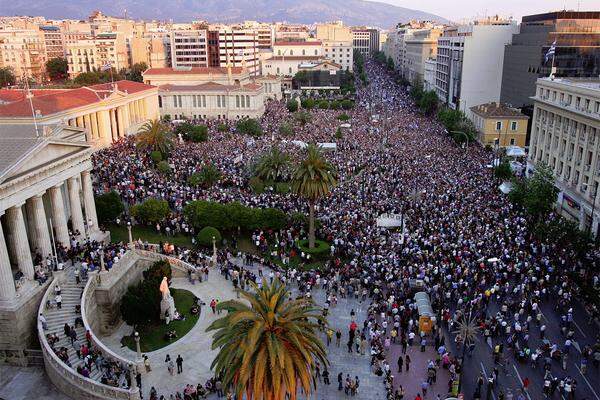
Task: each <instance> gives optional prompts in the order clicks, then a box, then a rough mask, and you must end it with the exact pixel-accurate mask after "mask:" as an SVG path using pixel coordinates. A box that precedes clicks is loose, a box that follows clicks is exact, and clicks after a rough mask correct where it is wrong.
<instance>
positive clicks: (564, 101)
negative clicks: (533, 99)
mask: <svg viewBox="0 0 600 400" xmlns="http://www.w3.org/2000/svg"><path fill="white" fill-rule="evenodd" d="M538 96H539V97H540V98H541V99H542V100H551V101H554V102H555V101H557V100H558V102H559V103H560V105H562V106H566V107H568V106H574V107H575V108H576V109H578V110H580V111H588V112H595V113H600V101H592V99H590V98H586V97H583V96H573V95H572V94H569V93H565V92H559V91H556V90H550V89H544V88H543V87H540V88H538Z"/></svg>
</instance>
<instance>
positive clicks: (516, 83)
mask: <svg viewBox="0 0 600 400" xmlns="http://www.w3.org/2000/svg"><path fill="white" fill-rule="evenodd" d="M554 41H556V53H555V56H554V65H555V67H556V73H555V76H557V77H573V78H583V77H598V76H600V12H598V11H596V12H577V11H558V12H552V13H547V14H537V15H528V16H525V17H523V19H522V22H521V26H520V30H519V33H517V34H515V35H513V38H512V43H511V44H508V45H506V47H505V49H504V66H503V73H502V92H501V95H500V100H501V101H502V102H505V103H508V104H511V105H513V106H514V107H520V108H521V107H528V108H530V107H532V105H533V99H532V97H533V96H534V95H535V86H536V81H537V79H538V78H539V77H544V76H549V75H550V68H551V67H552V61H553V60H552V59H551V58H546V57H545V55H546V53H547V52H548V49H549V47H550V46H551V45H552V43H553V42H554Z"/></svg>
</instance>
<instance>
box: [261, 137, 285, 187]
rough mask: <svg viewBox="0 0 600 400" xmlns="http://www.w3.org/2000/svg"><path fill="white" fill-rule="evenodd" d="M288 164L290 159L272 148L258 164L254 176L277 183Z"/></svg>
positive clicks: (276, 148) (275, 147) (277, 149)
mask: <svg viewBox="0 0 600 400" xmlns="http://www.w3.org/2000/svg"><path fill="white" fill-rule="evenodd" d="M289 164H290V158H289V156H288V155H287V154H285V153H284V152H282V151H281V150H280V149H279V147H277V146H273V147H271V150H270V151H269V152H268V153H266V154H264V155H263V156H262V157H261V158H260V161H259V162H258V164H257V166H256V170H255V174H256V176H257V177H259V178H260V179H262V180H265V181H266V180H273V181H275V182H279V181H280V180H281V179H282V178H283V175H284V174H285V172H286V170H287V168H288V166H289Z"/></svg>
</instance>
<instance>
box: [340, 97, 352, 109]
mask: <svg viewBox="0 0 600 400" xmlns="http://www.w3.org/2000/svg"><path fill="white" fill-rule="evenodd" d="M353 107H354V102H353V101H352V100H348V99H345V100H342V108H343V109H344V110H351V109H352V108H353Z"/></svg>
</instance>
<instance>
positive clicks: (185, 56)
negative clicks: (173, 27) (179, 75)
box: [169, 29, 208, 68]
mask: <svg viewBox="0 0 600 400" xmlns="http://www.w3.org/2000/svg"><path fill="white" fill-rule="evenodd" d="M169 37H170V47H171V66H172V67H174V68H179V67H208V34H207V31H206V30H205V29H198V30H188V31H172V32H171V33H170V35H169Z"/></svg>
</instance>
